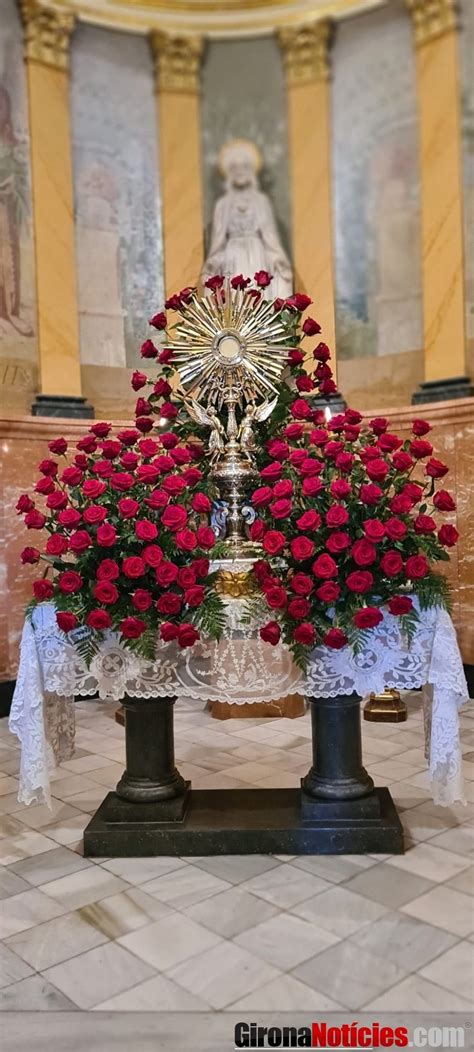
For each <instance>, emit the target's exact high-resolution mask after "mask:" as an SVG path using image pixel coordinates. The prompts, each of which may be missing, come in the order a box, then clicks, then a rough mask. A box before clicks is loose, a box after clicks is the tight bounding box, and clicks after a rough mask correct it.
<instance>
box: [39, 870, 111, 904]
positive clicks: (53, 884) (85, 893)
mask: <svg viewBox="0 0 474 1052" xmlns="http://www.w3.org/2000/svg"><path fill="white" fill-rule="evenodd" d="M126 887H127V885H126V883H125V881H124V880H120V878H119V877H115V876H114V875H113V873H108V872H107V870H105V869H101V868H99V866H89V867H87V869H81V870H79V872H77V873H70V874H69V875H68V876H67V877H60V878H59V879H58V880H51V881H49V882H48V883H47V884H43V885H42V888H41V890H42V891H44V892H45V894H46V895H48V896H50V897H51V899H52V900H53V899H54V900H55V901H56V902H59V903H61V905H62V906H64V908H65V909H66V910H76V909H79V908H80V907H81V906H87V905H88V903H89V902H97V901H98V900H99V899H105V898H106V897H107V896H108V895H113V894H114V893H115V892H117V891H123V890H124V889H125V888H126Z"/></svg>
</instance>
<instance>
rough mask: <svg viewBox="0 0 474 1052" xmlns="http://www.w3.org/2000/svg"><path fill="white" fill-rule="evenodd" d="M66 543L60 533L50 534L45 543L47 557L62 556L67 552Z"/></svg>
mask: <svg viewBox="0 0 474 1052" xmlns="http://www.w3.org/2000/svg"><path fill="white" fill-rule="evenodd" d="M67 548H68V543H67V539H66V537H62V536H61V534H60V533H52V534H51V536H50V537H48V540H47V543H46V554H47V555H63V554H64V552H66V551H67Z"/></svg>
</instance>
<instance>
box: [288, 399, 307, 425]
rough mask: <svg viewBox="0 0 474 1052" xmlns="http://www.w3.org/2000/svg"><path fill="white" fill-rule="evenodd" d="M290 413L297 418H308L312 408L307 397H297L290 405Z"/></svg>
mask: <svg viewBox="0 0 474 1052" xmlns="http://www.w3.org/2000/svg"><path fill="white" fill-rule="evenodd" d="M290 413H291V415H292V416H294V417H295V418H296V420H307V418H308V416H309V415H310V413H311V409H310V407H309V404H308V402H307V401H306V398H295V401H294V402H292V403H291V405H290Z"/></svg>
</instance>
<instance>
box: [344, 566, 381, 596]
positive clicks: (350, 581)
mask: <svg viewBox="0 0 474 1052" xmlns="http://www.w3.org/2000/svg"><path fill="white" fill-rule="evenodd" d="M373 583H374V579H373V577H372V574H371V573H370V571H369V570H354V571H353V573H350V574H349V576H348V577H347V578H346V585H347V587H348V589H349V591H350V592H356V593H359V594H361V595H363V594H364V592H368V591H369V590H370V589H371V588H372V585H373Z"/></svg>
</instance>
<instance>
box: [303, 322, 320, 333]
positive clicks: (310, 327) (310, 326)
mask: <svg viewBox="0 0 474 1052" xmlns="http://www.w3.org/2000/svg"><path fill="white" fill-rule="evenodd" d="M302 330H303V332H304V334H305V336H316V335H317V333H318V332H321V326H320V325H319V324H318V322H317V321H315V320H314V318H306V319H305V321H304V322H303V325H302Z"/></svg>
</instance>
